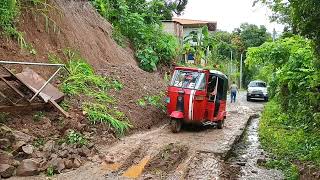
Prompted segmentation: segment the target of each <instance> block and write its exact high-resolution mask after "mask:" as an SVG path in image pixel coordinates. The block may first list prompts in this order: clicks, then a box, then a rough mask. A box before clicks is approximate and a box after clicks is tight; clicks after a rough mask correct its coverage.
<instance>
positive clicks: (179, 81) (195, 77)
mask: <svg viewBox="0 0 320 180" xmlns="http://www.w3.org/2000/svg"><path fill="white" fill-rule="evenodd" d="M170 85H171V86H174V87H179V88H187V89H195V90H204V89H205V86H206V79H205V73H202V72H195V71H186V70H176V71H175V72H174V74H173V77H172V80H171V84H170Z"/></svg>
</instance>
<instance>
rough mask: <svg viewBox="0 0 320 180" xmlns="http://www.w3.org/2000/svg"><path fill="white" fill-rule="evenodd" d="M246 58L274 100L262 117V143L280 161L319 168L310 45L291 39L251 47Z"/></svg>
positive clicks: (318, 87) (319, 121) (319, 95)
mask: <svg viewBox="0 0 320 180" xmlns="http://www.w3.org/2000/svg"><path fill="white" fill-rule="evenodd" d="M247 56H248V58H247V65H248V66H249V68H250V69H252V70H254V71H256V72H257V73H256V74H255V75H256V77H257V78H259V79H263V80H265V81H267V82H268V83H269V85H270V89H269V91H270V92H269V93H270V95H271V97H272V98H273V102H271V103H269V105H268V106H267V107H266V109H265V112H264V114H263V118H262V123H261V128H260V135H261V140H262V143H263V144H264V145H265V147H266V148H267V149H269V150H270V151H271V152H273V153H274V154H275V155H276V156H277V157H278V158H280V159H284V160H286V161H289V162H293V161H294V160H296V159H297V160H301V161H304V160H308V161H313V162H314V163H315V164H317V165H318V166H320V161H319V160H320V134H319V132H320V71H319V69H318V68H317V67H316V65H315V64H316V63H315V62H316V61H317V58H316V56H315V54H314V49H313V46H312V43H311V42H310V41H309V40H306V39H304V38H302V37H299V36H293V37H291V38H285V39H279V40H277V41H276V42H267V43H264V44H263V45H262V46H260V47H256V48H250V49H249V51H248V54H247ZM284 167H285V166H284Z"/></svg>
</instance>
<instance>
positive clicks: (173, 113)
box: [170, 111, 184, 119]
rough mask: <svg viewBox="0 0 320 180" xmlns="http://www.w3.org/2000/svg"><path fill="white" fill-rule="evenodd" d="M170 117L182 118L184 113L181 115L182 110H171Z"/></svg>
mask: <svg viewBox="0 0 320 180" xmlns="http://www.w3.org/2000/svg"><path fill="white" fill-rule="evenodd" d="M170 117H172V118H175V119H183V118H184V115H183V112H180V111H173V112H172V113H171V114H170Z"/></svg>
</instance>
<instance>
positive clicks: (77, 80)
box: [50, 50, 132, 135]
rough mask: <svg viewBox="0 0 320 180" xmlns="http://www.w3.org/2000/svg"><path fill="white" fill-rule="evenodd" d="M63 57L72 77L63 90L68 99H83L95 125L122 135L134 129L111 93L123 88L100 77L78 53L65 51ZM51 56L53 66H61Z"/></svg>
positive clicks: (66, 81) (64, 82)
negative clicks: (105, 126)
mask: <svg viewBox="0 0 320 180" xmlns="http://www.w3.org/2000/svg"><path fill="white" fill-rule="evenodd" d="M64 54H65V56H66V57H67V59H68V64H67V68H68V70H69V71H70V74H69V76H68V77H66V78H65V79H64V81H63V83H62V85H61V87H60V88H61V89H62V91H63V92H64V93H65V94H66V95H68V96H69V97H79V98H80V99H81V106H82V109H83V111H84V112H85V115H86V117H87V118H88V120H89V121H90V122H91V123H92V124H97V123H107V124H109V125H110V127H111V128H113V129H115V131H116V133H117V134H119V135H120V134H123V133H124V132H125V131H126V130H128V129H129V128H130V127H132V126H131V125H130V124H129V122H128V120H127V118H126V116H125V115H124V113H122V112H120V111H119V110H117V109H116V107H115V105H116V100H115V99H114V98H113V97H112V96H110V95H109V93H108V92H109V91H110V90H111V89H114V90H116V91H119V90H121V89H123V85H122V84H121V83H120V82H119V81H117V80H114V79H111V78H107V77H104V76H100V75H97V74H96V73H95V71H94V69H93V68H92V67H91V66H90V65H89V64H88V63H86V62H85V59H83V58H82V57H80V56H79V55H78V54H77V53H76V52H74V51H71V50H65V51H64ZM50 56H51V59H52V61H53V62H62V61H61V60H60V59H59V58H58V57H57V56H54V55H50ZM65 103H68V102H65Z"/></svg>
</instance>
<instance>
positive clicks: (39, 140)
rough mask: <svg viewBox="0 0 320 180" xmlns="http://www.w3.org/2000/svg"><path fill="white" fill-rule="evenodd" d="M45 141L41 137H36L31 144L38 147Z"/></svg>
mask: <svg viewBox="0 0 320 180" xmlns="http://www.w3.org/2000/svg"><path fill="white" fill-rule="evenodd" d="M44 143H45V140H44V139H43V138H37V139H35V140H34V141H33V143H32V145H33V146H34V147H40V146H43V145H44Z"/></svg>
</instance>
